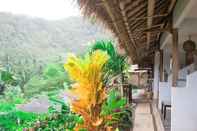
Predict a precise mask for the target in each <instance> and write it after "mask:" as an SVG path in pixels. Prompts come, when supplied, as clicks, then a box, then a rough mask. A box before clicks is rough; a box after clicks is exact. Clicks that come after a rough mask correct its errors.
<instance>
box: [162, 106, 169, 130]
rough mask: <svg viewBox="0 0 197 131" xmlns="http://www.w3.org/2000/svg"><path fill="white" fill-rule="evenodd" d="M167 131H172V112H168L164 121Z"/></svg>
mask: <svg viewBox="0 0 197 131" xmlns="http://www.w3.org/2000/svg"><path fill="white" fill-rule="evenodd" d="M163 124H164V128H165V131H171V110H167V113H166V120H163Z"/></svg>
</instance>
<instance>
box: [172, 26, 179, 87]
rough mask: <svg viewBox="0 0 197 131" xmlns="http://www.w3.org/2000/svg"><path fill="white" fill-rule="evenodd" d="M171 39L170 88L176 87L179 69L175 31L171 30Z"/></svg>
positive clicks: (176, 31)
mask: <svg viewBox="0 0 197 131" xmlns="http://www.w3.org/2000/svg"><path fill="white" fill-rule="evenodd" d="M172 39H173V42H172V87H176V86H177V80H178V75H179V68H180V67H179V49H178V30H177V29H173V30H172Z"/></svg>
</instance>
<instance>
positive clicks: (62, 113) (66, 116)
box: [39, 97, 83, 131]
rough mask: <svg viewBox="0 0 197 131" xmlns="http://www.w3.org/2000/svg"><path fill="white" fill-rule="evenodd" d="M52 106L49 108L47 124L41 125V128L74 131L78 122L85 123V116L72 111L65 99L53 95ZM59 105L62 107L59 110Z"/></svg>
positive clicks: (49, 130) (47, 130) (46, 130)
mask: <svg viewBox="0 0 197 131" xmlns="http://www.w3.org/2000/svg"><path fill="white" fill-rule="evenodd" d="M50 101H51V103H52V106H51V107H50V108H49V114H48V116H49V117H48V121H47V125H44V126H42V127H40V128H39V129H40V130H44V131H51V130H58V131H59V130H68V131H74V128H75V126H76V125H77V124H83V118H82V117H81V116H79V115H77V114H74V113H72V112H71V111H70V107H69V105H67V104H65V102H64V101H62V100H59V99H57V98H54V97H51V98H50ZM57 105H61V109H60V110H57V109H56V107H57Z"/></svg>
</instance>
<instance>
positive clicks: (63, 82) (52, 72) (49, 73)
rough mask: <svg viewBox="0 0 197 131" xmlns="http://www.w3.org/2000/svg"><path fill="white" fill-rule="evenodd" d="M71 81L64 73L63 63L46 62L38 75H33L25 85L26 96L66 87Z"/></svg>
mask: <svg viewBox="0 0 197 131" xmlns="http://www.w3.org/2000/svg"><path fill="white" fill-rule="evenodd" d="M71 83H72V82H71V81H70V79H69V77H68V75H67V74H66V72H65V70H64V67H63V64H61V63H56V64H54V63H51V64H48V65H47V66H46V67H45V68H44V69H43V71H42V73H41V74H40V75H37V76H34V77H32V78H31V80H30V81H29V82H28V83H27V84H26V85H25V94H26V96H33V95H35V94H40V93H43V92H47V93H50V92H53V91H57V90H60V89H64V88H66V87H65V86H68V87H69V85H70V84H71Z"/></svg>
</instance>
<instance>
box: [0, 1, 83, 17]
mask: <svg viewBox="0 0 197 131" xmlns="http://www.w3.org/2000/svg"><path fill="white" fill-rule="evenodd" d="M73 1H74V0H0V12H10V13H13V14H23V15H28V16H32V17H41V18H45V19H48V20H58V19H62V18H66V17H69V16H79V15H80V11H79V9H78V6H77V4H76V3H73Z"/></svg>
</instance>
